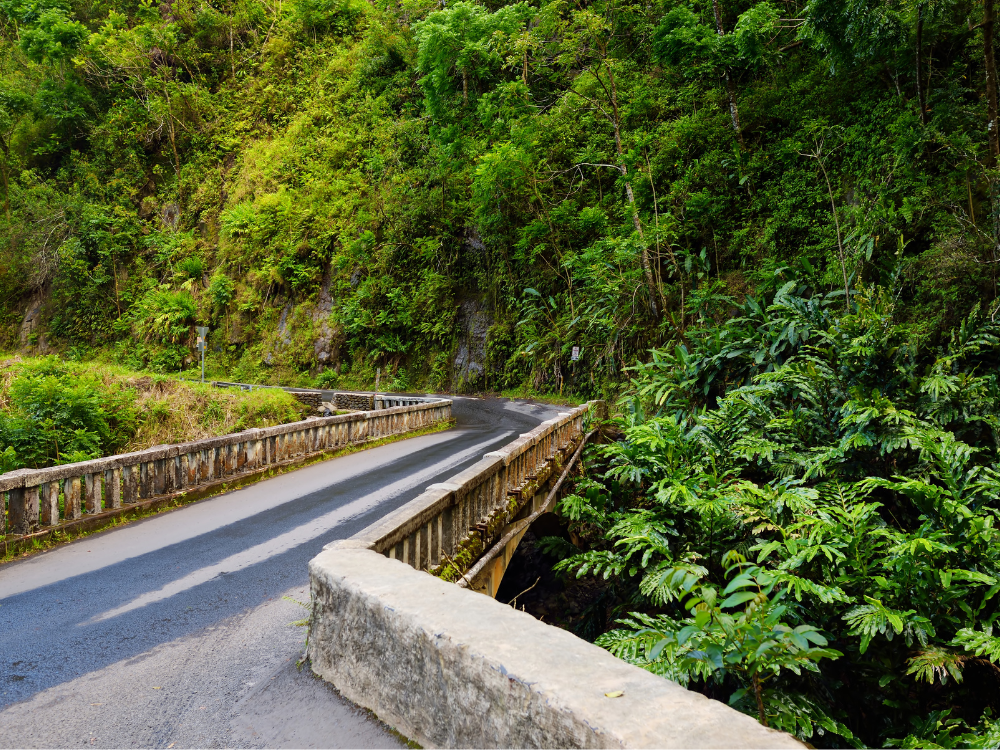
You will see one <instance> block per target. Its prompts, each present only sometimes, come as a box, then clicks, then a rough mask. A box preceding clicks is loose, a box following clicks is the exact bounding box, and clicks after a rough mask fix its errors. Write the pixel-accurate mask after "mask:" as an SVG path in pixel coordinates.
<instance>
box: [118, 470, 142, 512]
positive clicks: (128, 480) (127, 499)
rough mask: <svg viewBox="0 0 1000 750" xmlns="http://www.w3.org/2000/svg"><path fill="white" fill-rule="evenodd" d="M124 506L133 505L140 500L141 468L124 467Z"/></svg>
mask: <svg viewBox="0 0 1000 750" xmlns="http://www.w3.org/2000/svg"><path fill="white" fill-rule="evenodd" d="M121 471H122V504H123V505H131V504H132V503H134V502H135V501H136V500H138V494H139V493H138V486H137V485H138V484H139V467H138V466H136V465H135V464H133V465H131V466H123V467H122V470H121Z"/></svg>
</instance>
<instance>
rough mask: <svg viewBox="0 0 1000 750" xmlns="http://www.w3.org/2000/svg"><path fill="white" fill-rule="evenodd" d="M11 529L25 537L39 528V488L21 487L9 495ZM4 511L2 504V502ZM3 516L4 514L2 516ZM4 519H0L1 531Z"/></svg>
mask: <svg viewBox="0 0 1000 750" xmlns="http://www.w3.org/2000/svg"><path fill="white" fill-rule="evenodd" d="M7 503H8V513H9V514H10V529H11V531H12V532H13V533H14V534H17V535H19V536H24V535H25V534H30V533H31V532H32V531H34V530H35V529H36V528H38V487H19V488H16V489H13V490H10V491H9V493H8V495H7ZM0 510H2V502H0ZM0 515H2V514H0ZM2 527H3V519H2V518H0V529H2Z"/></svg>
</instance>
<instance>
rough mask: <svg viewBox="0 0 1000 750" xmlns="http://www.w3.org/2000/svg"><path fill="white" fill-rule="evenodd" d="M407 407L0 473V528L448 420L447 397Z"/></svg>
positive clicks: (245, 473) (153, 495)
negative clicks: (41, 467)
mask: <svg viewBox="0 0 1000 750" xmlns="http://www.w3.org/2000/svg"><path fill="white" fill-rule="evenodd" d="M407 400H408V401H409V404H408V405H406V406H395V407H392V408H387V409H380V410H376V411H365V412H357V413H353V414H342V415H339V416H335V417H322V418H317V417H313V418H310V419H307V420H305V421H302V422H293V423H291V424H284V425H278V426H275V427H267V428H262V429H251V430H245V431H244V432H238V433H235V434H233V435H225V436H223V437H218V438H209V439H207V440H197V441H194V442H189V443H181V444H178V445H164V446H157V447H155V448H149V449H148V450H144V451H138V452H135V453H126V454H122V455H118V456H110V457H107V458H100V459H95V460H92V461H83V462H80V463H74V464H66V465H64V466H53V467H51V468H47V469H20V470H18V471H12V472H8V473H6V474H0V535H4V536H6V537H9V536H10V535H12V536H13V537H14V538H15V539H16V538H24V537H29V536H31V535H33V534H36V533H39V532H41V531H45V530H51V529H52V528H55V527H59V526H61V525H64V524H67V523H72V522H76V521H80V520H81V519H84V518H86V517H96V516H98V515H102V514H108V515H110V514H113V513H114V512H116V511H119V510H121V509H123V508H128V507H130V506H133V507H134V506H136V505H138V504H141V503H143V502H145V501H151V500H155V499H171V498H174V497H177V496H180V495H182V494H185V493H188V492H191V491H193V490H205V489H207V488H211V487H213V486H215V485H218V484H222V483H224V482H228V481H233V480H237V479H246V478H248V477H251V476H252V475H254V474H256V473H260V472H264V471H266V470H268V469H271V468H277V467H280V466H283V465H287V464H292V463H295V462H298V461H301V460H304V459H306V458H310V457H313V456H316V455H320V454H322V453H325V452H327V451H336V450H339V449H340V448H343V447H345V446H347V445H351V444H358V443H364V442H367V441H369V440H377V439H379V438H382V437H388V436H390V435H399V434H402V433H406V432H410V431H412V430H417V429H420V428H422V427H427V426H430V425H433V424H437V423H439V422H442V421H447V420H450V419H451V401H448V400H445V399H429V398H428V399H417V398H413V397H410V398H408V399H407Z"/></svg>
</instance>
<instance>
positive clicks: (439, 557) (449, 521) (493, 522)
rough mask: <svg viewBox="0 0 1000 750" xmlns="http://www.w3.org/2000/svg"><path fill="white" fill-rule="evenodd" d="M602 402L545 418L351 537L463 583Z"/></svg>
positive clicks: (526, 507)
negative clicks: (509, 441) (529, 430)
mask: <svg viewBox="0 0 1000 750" xmlns="http://www.w3.org/2000/svg"><path fill="white" fill-rule="evenodd" d="M599 404H600V405H603V404H601V402H594V401H592V402H589V403H587V404H584V405H583V406H580V407H577V408H576V409H573V410H572V411H569V412H563V413H561V414H559V416H558V417H556V418H555V419H550V420H548V421H546V422H542V424H540V425H539V426H538V427H536V428H535V429H534V430H532V431H531V432H528V433H525V434H523V435H521V436H520V437H519V438H518V439H516V440H514V441H513V442H511V443H509V444H507V445H506V446H504V447H503V448H502V449H500V450H499V451H495V452H493V453H487V454H486V455H485V456H484V457H483V459H482V460H481V461H479V462H478V463H476V464H475V465H473V466H471V467H469V468H468V469H466V470H465V471H463V472H461V473H460V474H457V475H455V476H453V477H451V478H450V479H449V480H448V481H447V482H443V483H440V484H433V485H431V486H430V487H428V488H427V490H426V491H425V492H424V493H423V494H421V495H420V496H418V497H417V498H415V499H414V500H412V501H411V502H409V503H407V504H406V505H404V506H403V507H401V508H399V509H398V510H396V511H395V512H393V513H390V514H389V515H388V516H386V517H385V518H383V519H382V520H380V521H378V522H376V523H375V524H373V525H371V526H369V527H368V528H366V529H364V530H363V531H361V532H359V533H358V534H356V535H355V536H353V537H351V542H352V544H353V545H354V546H363V547H366V548H368V549H372V550H374V551H376V552H379V553H381V554H383V555H385V556H386V557H389V558H393V559H396V560H400V561H402V562H405V563H407V564H408V565H410V566H412V567H414V568H416V569H418V570H426V571H428V572H431V573H434V574H435V575H438V576H440V577H442V578H444V579H446V580H452V581H456V580H459V579H461V578H462V576H463V575H464V574H465V573H466V571H468V570H469V569H470V568H471V567H472V566H473V565H474V564H475V562H476V560H477V559H478V558H479V556H480V555H481V554H482V553H483V552H484V551H485V550H486V549H488V548H489V545H490V543H491V542H493V541H495V540H496V539H497V538H499V536H500V533H501V532H502V530H503V529H504V527H505V526H506V525H507V524H509V523H510V522H511V521H513V520H515V518H517V517H518V516H519V514H524V513H525V512H526V511H530V510H531V508H530V507H529V503H530V501H531V499H532V498H533V497H534V495H535V492H536V490H538V489H539V488H541V487H542V486H543V485H544V483H545V482H546V481H547V480H548V479H549V478H550V477H552V476H553V473H554V472H555V471H556V470H557V469H559V468H561V467H562V465H563V463H564V461H565V460H566V458H567V456H569V455H571V454H572V453H573V451H574V450H575V449H576V446H577V445H578V443H579V441H580V440H581V439H582V437H583V434H584V429H585V424H586V423H587V422H588V421H589V420H590V419H591V418H592V417H593V416H595V413H596V411H597V407H598V405H599Z"/></svg>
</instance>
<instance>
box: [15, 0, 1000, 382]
mask: <svg viewBox="0 0 1000 750" xmlns="http://www.w3.org/2000/svg"><path fill="white" fill-rule="evenodd" d="M992 5H993V3H992V0H989V1H988V2H986V3H985V4H984V3H982V2H972V1H971V0H949V1H946V0H926V1H924V2H918V1H917V0H898V1H894V2H888V3H886V2H873V1H872V0H851V1H850V2H836V1H834V0H811V1H810V2H806V3H802V2H791V1H789V2H777V1H776V2H760V3H750V2H745V1H743V0H740V1H739V2H735V1H734V0H718V1H717V2H701V1H697V2H690V3H681V2H675V1H674V0H663V1H662V2H657V3H653V4H630V3H629V2H626V1H625V0H614V1H613V2H599V3H567V2H563V1H562V0H555V1H551V2H550V1H547V0H540V1H539V2H535V3H528V2H520V3H514V4H506V5H505V4H502V3H495V4H476V3H470V2H464V1H460V2H454V3H447V4H446V3H431V2H426V3H420V2H410V1H409V0H405V1H403V2H398V3H383V4H380V3H377V2H376V3H374V4H367V3H363V2H360V0H343V1H342V2H338V1H337V0H286V1H285V2H280V1H277V2H274V3H271V2H267V1H265V0H232V1H230V0H225V1H223V2H215V3H210V2H207V1H206V2H190V1H189V0H178V1H177V2H172V3H171V2H168V1H167V0H163V2H161V3H159V4H158V5H157V4H154V3H152V2H150V1H148V0H145V1H142V2H131V0H122V1H121V2H113V3H107V2H70V0H4V1H3V2H2V3H0V8H2V11H3V14H2V15H3V36H2V43H0V69H2V70H0V172H2V174H0V177H2V186H0V187H2V189H3V191H4V206H3V211H2V212H0V305H2V310H3V317H2V320H3V327H2V337H0V346H7V347H8V348H9V347H13V346H19V347H29V348H30V347H39V348H42V349H45V348H47V347H56V348H59V349H62V350H71V351H73V352H75V353H79V354H81V355H85V354H86V353H87V352H88V351H89V350H90V349H92V348H99V349H104V350H107V351H108V352H110V353H112V354H113V356H115V357H116V358H117V359H118V360H119V361H121V362H123V363H126V364H130V365H144V366H150V367H153V368H155V369H162V370H173V369H178V368H183V367H184V366H185V362H186V361H187V358H189V357H191V356H192V355H193V350H192V345H193V337H192V331H193V326H194V325H195V324H199V323H200V324H207V325H210V326H211V327H212V329H213V338H212V344H213V351H212V352H211V354H210V358H211V361H210V365H212V364H213V363H214V365H215V366H217V367H218V368H220V369H225V370H226V371H227V372H229V373H231V375H233V376H241V377H245V378H256V379H269V378H270V379H274V378H278V377H281V378H283V379H286V380H287V379H289V378H291V377H293V376H295V375H296V374H300V373H305V374H308V375H315V374H317V373H320V372H322V371H328V373H327V374H326V375H324V382H333V381H336V380H337V379H338V377H339V378H341V379H346V382H350V380H351V379H354V380H356V381H362V380H366V379H369V380H370V379H372V376H373V374H374V369H375V368H376V367H380V368H382V369H383V371H384V372H387V373H390V374H391V375H392V378H394V380H392V381H391V382H392V383H393V384H395V385H397V386H406V385H417V384H427V385H431V386H434V387H445V386H449V385H450V386H453V387H458V388H461V387H473V386H475V387H486V388H489V389H502V388H507V387H514V386H520V385H525V384H526V385H529V386H534V387H536V388H539V389H551V390H556V389H560V388H563V387H564V386H565V388H567V389H570V390H575V391H577V392H580V393H592V392H599V391H600V390H601V389H602V388H603V387H605V386H607V385H608V384H609V383H610V384H613V383H614V382H616V381H619V380H620V379H621V376H622V368H623V367H626V366H628V365H630V364H632V363H633V362H634V361H635V359H636V358H637V357H641V356H645V355H644V352H645V351H646V350H647V349H648V348H649V347H650V346H651V345H662V344H665V343H668V342H671V341H676V340H682V339H684V338H685V337H686V335H687V332H688V331H689V330H690V328H691V327H692V326H697V325H699V324H700V323H703V322H705V321H709V320H719V319H722V318H724V317H726V316H727V315H729V314H731V312H732V309H733V304H734V301H735V302H740V301H742V300H743V299H744V297H745V296H747V295H763V296H768V297H769V296H770V295H771V294H773V292H774V290H776V289H777V288H779V287H780V286H782V285H783V284H784V283H785V282H786V281H787V280H788V279H793V278H794V279H797V280H800V281H802V282H804V283H808V284H810V285H812V286H813V287H815V288H817V289H822V290H826V291H834V292H836V291H837V290H841V294H846V293H848V291H849V288H850V287H852V286H854V285H857V284H859V283H861V282H868V283H873V282H879V283H888V281H889V278H890V277H891V276H892V275H893V274H895V275H896V276H897V277H898V282H897V288H898V295H899V298H900V300H901V306H900V307H899V310H900V315H901V316H902V318H903V319H904V320H905V321H908V322H910V323H912V324H913V333H914V335H916V336H918V337H921V338H922V339H923V340H926V341H929V342H932V343H933V342H934V341H935V340H936V337H937V336H938V335H939V331H940V330H941V328H942V326H943V325H947V324H951V323H953V322H955V321H956V320H958V319H960V318H961V317H962V316H963V315H964V314H965V313H966V312H967V311H968V310H969V308H970V307H971V306H972V305H973V304H974V303H976V302H977V301H982V302H983V303H984V304H985V303H987V302H988V301H989V300H992V299H993V297H994V296H995V285H996V260H997V257H996V234H997V220H996V213H997V212H996V211H995V209H994V206H995V205H996V201H995V200H994V199H993V198H991V196H995V191H996V187H995V183H996V179H997V177H998V174H997V172H996V163H995V162H996V153H997V151H998V148H997V144H996V139H995V138H994V139H993V141H992V142H991V140H990V138H989V133H990V130H989V128H988V122H989V118H990V117H994V119H995V111H994V110H995V109H996V75H995V66H993V65H990V64H987V63H988V61H992V59H993V58H992V39H993V36H994V33H995V24H994V21H993V15H992V14H993V9H992ZM988 84H989V85H988ZM991 107H992V110H991ZM993 132H994V133H996V132H997V130H996V128H994V130H993ZM989 312H992V309H991V310H990V311H989ZM574 345H575V346H580V347H582V352H583V355H582V356H583V360H582V362H581V363H580V365H578V366H576V367H574V366H573V365H572V364H571V362H570V356H569V354H570V349H571V347H573V346H574ZM385 382H386V381H385V380H383V383H385Z"/></svg>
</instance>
